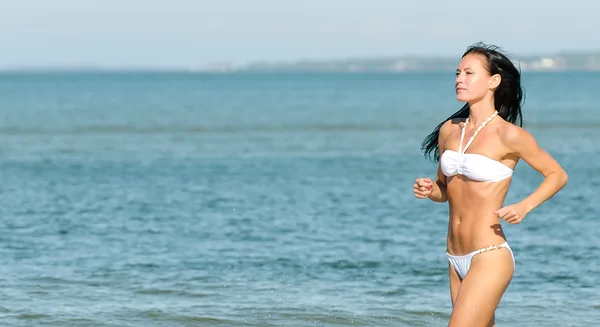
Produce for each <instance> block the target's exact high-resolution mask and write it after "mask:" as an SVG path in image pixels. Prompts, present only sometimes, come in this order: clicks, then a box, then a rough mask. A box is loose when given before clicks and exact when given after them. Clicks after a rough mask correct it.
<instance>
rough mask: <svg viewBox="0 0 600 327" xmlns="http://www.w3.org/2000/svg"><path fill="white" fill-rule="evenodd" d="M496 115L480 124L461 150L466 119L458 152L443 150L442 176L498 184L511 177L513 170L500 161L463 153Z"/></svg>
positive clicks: (441, 160)
mask: <svg viewBox="0 0 600 327" xmlns="http://www.w3.org/2000/svg"><path fill="white" fill-rule="evenodd" d="M497 114H498V111H495V112H494V113H493V114H492V115H491V116H490V117H489V118H488V119H486V120H485V121H484V122H483V123H481V125H480V126H479V127H478V128H477V130H475V133H473V136H471V139H470V140H469V142H467V145H466V146H465V149H464V150H463V149H462V143H463V139H464V137H465V126H467V123H468V122H469V118H467V120H466V121H465V123H464V125H463V127H462V132H461V135H460V146H459V149H458V152H456V151H452V150H445V151H444V153H443V154H442V156H441V158H440V168H441V169H442V172H443V173H444V175H446V176H448V177H450V176H454V175H459V174H460V175H464V176H466V177H468V178H470V179H472V180H475V181H479V182H499V181H501V180H503V179H505V178H508V177H510V176H512V174H513V170H512V169H510V168H509V167H508V166H506V165H504V164H503V163H501V162H500V161H497V160H494V159H492V158H489V157H486V156H484V155H481V154H476V153H465V151H466V150H467V148H468V147H469V145H471V143H472V142H473V140H474V139H475V136H477V134H478V133H479V131H481V129H482V128H483V127H484V126H485V125H487V123H489V122H490V121H491V120H492V119H493V118H494V117H496V115H497Z"/></svg>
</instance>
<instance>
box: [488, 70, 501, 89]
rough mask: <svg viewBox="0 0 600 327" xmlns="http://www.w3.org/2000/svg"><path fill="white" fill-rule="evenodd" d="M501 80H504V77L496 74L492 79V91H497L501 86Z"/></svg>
mask: <svg viewBox="0 0 600 327" xmlns="http://www.w3.org/2000/svg"><path fill="white" fill-rule="evenodd" d="M501 80H502V77H501V76H500V74H494V75H493V76H492V77H491V78H490V89H496V88H497V87H498V85H500V81H501Z"/></svg>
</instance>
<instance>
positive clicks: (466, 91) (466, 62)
mask: <svg viewBox="0 0 600 327" xmlns="http://www.w3.org/2000/svg"><path fill="white" fill-rule="evenodd" d="M484 60H485V57H483V56H482V55H479V54H474V53H470V54H467V55H466V56H464V57H463V58H462V59H461V61H460V63H459V65H458V68H457V69H456V81H455V88H456V99H457V100H458V101H461V102H469V103H472V102H477V101H479V100H481V99H483V98H484V97H485V96H486V95H487V94H488V92H493V88H492V86H494V85H495V83H494V81H493V78H492V76H491V75H490V73H489V72H488V70H487V69H486V67H485V66H484V65H485V64H484ZM497 77H499V76H497Z"/></svg>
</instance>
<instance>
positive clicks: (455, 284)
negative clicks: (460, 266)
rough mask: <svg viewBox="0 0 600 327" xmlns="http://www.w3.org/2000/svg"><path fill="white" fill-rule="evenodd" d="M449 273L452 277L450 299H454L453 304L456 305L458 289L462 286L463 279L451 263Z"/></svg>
mask: <svg viewBox="0 0 600 327" xmlns="http://www.w3.org/2000/svg"><path fill="white" fill-rule="evenodd" d="M448 275H449V277H450V300H452V306H453V307H454V302H455V301H456V295H457V294H458V289H459V288H460V283H461V282H462V280H461V279H460V276H459V275H458V273H457V272H456V269H454V267H452V265H451V264H450V263H448Z"/></svg>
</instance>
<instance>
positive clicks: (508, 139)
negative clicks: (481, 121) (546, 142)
mask: <svg viewBox="0 0 600 327" xmlns="http://www.w3.org/2000/svg"><path fill="white" fill-rule="evenodd" d="M499 134H500V138H501V140H502V143H503V144H504V145H505V146H506V147H507V148H508V149H510V151H511V152H514V153H517V154H518V153H520V152H522V151H525V150H526V149H531V148H537V141H536V140H535V138H534V137H533V135H531V133H529V132H528V131H526V130H525V129H524V128H522V127H519V126H517V125H515V124H511V123H509V122H506V123H505V124H503V125H502V126H501V127H500V128H499Z"/></svg>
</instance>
